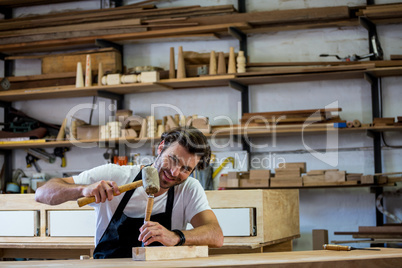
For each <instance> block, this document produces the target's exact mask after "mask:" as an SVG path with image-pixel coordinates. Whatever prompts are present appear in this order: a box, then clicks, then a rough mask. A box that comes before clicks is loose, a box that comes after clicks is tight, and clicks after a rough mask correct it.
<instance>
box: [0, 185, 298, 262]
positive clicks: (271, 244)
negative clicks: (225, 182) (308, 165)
mask: <svg viewBox="0 0 402 268" xmlns="http://www.w3.org/2000/svg"><path fill="white" fill-rule="evenodd" d="M206 194H207V198H208V201H209V203H210V206H211V208H213V209H219V208H233V209H237V208H248V209H251V210H252V211H253V213H254V214H253V215H255V222H250V226H249V229H250V230H251V229H254V230H255V234H250V235H247V236H225V239H224V246H223V247H222V248H219V249H210V251H209V254H210V255H212V254H225V253H229V254H234V253H262V252H268V251H269V252H272V251H291V250H292V240H293V239H296V238H298V237H300V228H299V192H298V190H294V189H289V190H259V189H255V190H242V191H236V190H233V191H230V190H226V191H206ZM92 210H93V208H92V207H89V206H84V207H81V208H80V207H78V206H77V203H76V202H75V201H69V202H66V203H64V204H60V205H57V206H49V205H45V204H41V203H37V202H35V200H34V195H33V194H22V195H21V194H20V195H0V212H1V211H35V212H36V213H35V214H34V216H35V218H36V220H35V221H34V222H35V223H36V222H37V226H35V230H36V229H38V233H37V234H32V235H31V236H0V258H35V259H73V258H75V259H79V257H80V255H90V256H91V255H92V252H93V250H94V238H93V236H90V237H89V236H67V235H66V236H61V235H58V236H54V235H52V232H51V231H50V232H49V229H51V228H50V227H51V225H52V222H51V221H50V217H49V213H50V212H54V211H58V212H60V211H62V212H63V211H64V212H71V211H87V212H92ZM66 217H67V216H66ZM252 218H254V216H253V217H252ZM0 266H1V265H0Z"/></svg>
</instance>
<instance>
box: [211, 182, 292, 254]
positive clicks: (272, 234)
mask: <svg viewBox="0 0 402 268" xmlns="http://www.w3.org/2000/svg"><path fill="white" fill-rule="evenodd" d="M206 194H207V198H208V201H209V204H210V206H211V208H213V209H214V208H254V209H255V211H256V226H255V230H256V232H255V235H254V236H248V237H225V238H224V247H231V246H232V247H235V246H243V247H249V248H257V247H262V246H264V245H268V244H272V242H273V241H277V240H280V239H284V238H295V237H298V236H299V235H300V227H299V190H296V189H281V190H226V191H206Z"/></svg>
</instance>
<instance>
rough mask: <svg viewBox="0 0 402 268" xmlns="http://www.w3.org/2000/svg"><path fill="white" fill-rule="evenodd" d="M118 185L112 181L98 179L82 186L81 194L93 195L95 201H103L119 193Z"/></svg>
mask: <svg viewBox="0 0 402 268" xmlns="http://www.w3.org/2000/svg"><path fill="white" fill-rule="evenodd" d="M120 194H121V193H120V191H119V187H118V185H117V184H116V182H114V181H103V180H102V181H99V182H95V183H93V184H90V185H88V186H85V187H83V189H82V195H83V196H94V197H95V203H104V202H105V201H106V199H107V200H109V201H110V200H112V199H113V197H114V196H116V195H120Z"/></svg>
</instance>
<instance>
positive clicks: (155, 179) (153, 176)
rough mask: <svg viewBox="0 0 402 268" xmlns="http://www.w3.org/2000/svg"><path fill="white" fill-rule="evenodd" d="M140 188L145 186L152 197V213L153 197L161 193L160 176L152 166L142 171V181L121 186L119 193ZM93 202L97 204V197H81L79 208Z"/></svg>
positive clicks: (78, 201)
mask: <svg viewBox="0 0 402 268" xmlns="http://www.w3.org/2000/svg"><path fill="white" fill-rule="evenodd" d="M140 186H144V188H145V192H146V193H147V194H148V196H151V195H152V204H151V206H150V211H151V212H152V206H153V196H154V194H156V193H157V192H159V175H158V171H157V169H156V168H154V167H151V166H148V167H144V168H143V170H142V180H140V181H135V182H132V183H128V184H125V185H121V186H119V191H120V193H124V192H127V191H130V190H132V189H136V188H138V187H140ZM113 195H115V194H113ZM93 202H95V196H86V197H81V198H79V199H78V200H77V203H78V206H79V207H82V206H85V205H88V204H91V203H93ZM149 203H150V198H148V204H149ZM148 204H147V210H148ZM151 212H150V213H149V217H150V216H151ZM148 220H149V219H148Z"/></svg>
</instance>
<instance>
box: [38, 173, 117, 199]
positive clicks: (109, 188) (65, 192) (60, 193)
mask: <svg viewBox="0 0 402 268" xmlns="http://www.w3.org/2000/svg"><path fill="white" fill-rule="evenodd" d="M113 194H115V195H119V194H121V193H120V191H119V187H118V186H117V184H116V182H114V181H100V182H96V183H93V184H90V185H82V184H75V183H74V179H73V178H72V177H68V178H54V179H51V180H49V181H48V182H46V183H45V184H44V185H43V186H41V187H39V188H38V189H36V192H35V200H36V201H37V202H40V203H45V204H48V205H59V204H61V203H64V202H66V201H71V200H77V199H78V198H80V197H82V196H95V200H96V203H100V202H105V201H106V199H108V200H112V199H113Z"/></svg>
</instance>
